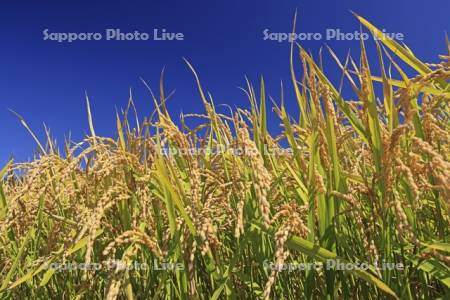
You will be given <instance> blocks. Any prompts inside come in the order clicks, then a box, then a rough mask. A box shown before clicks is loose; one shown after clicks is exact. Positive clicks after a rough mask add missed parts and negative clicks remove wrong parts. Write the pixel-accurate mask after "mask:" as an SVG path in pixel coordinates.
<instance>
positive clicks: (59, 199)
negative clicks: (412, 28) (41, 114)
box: [0, 16, 450, 299]
mask: <svg viewBox="0 0 450 300" xmlns="http://www.w3.org/2000/svg"><path fill="white" fill-rule="evenodd" d="M357 18H358V19H359V20H360V22H361V23H362V24H363V25H364V26H365V27H366V28H367V29H368V30H369V31H370V32H371V33H372V34H373V35H374V36H376V37H381V35H382V32H381V31H379V30H378V29H377V28H375V27H374V26H373V25H371V24H370V23H369V22H368V21H367V20H365V19H364V18H362V17H359V16H357ZM446 46H447V49H448V53H446V54H444V55H441V56H440V58H441V61H442V62H441V63H438V64H426V63H423V62H421V61H420V60H419V59H417V58H416V57H415V56H414V55H413V53H412V52H411V51H410V50H409V49H408V48H406V47H405V46H403V45H400V44H398V43H396V42H395V41H393V40H391V39H380V40H379V41H378V42H377V43H376V47H377V51H378V61H376V62H374V63H373V64H372V65H370V64H369V61H368V58H367V55H366V50H365V47H366V45H365V44H364V43H363V42H362V43H361V53H360V58H359V61H354V60H353V58H351V57H348V58H347V59H346V60H345V61H343V62H341V61H340V60H339V58H338V57H337V56H336V55H335V54H334V53H333V52H332V51H331V50H330V54H331V56H332V57H333V58H335V59H336V63H337V64H338V65H339V66H340V67H341V68H342V74H343V77H344V78H345V79H346V80H347V81H348V82H349V83H350V85H351V87H352V88H353V91H354V99H344V98H343V96H341V94H340V92H339V90H340V88H339V87H337V86H334V85H333V84H332V83H331V81H330V80H329V79H328V78H327V77H326V75H325V71H324V70H323V69H322V68H321V67H319V66H318V65H317V64H316V62H315V61H314V59H313V58H312V57H311V55H310V54H309V53H308V52H307V51H305V50H304V49H302V48H301V47H300V46H298V45H292V47H291V75H292V83H293V87H294V92H295V99H294V100H292V99H289V100H288V99H282V100H283V101H272V102H273V103H274V104H273V111H274V112H275V113H276V115H277V116H278V120H279V123H280V125H281V127H282V133H281V134H279V135H276V136H275V135H273V134H271V133H270V132H269V131H268V126H267V122H268V120H267V114H268V113H269V112H268V110H270V109H269V107H271V106H269V100H270V99H268V97H266V91H265V85H264V81H263V80H261V82H260V83H259V84H258V86H254V85H252V84H251V83H250V82H248V85H247V87H246V89H245V92H246V94H247V96H248V98H249V102H250V109H249V110H244V109H237V110H236V111H233V112H229V113H228V114H224V113H220V112H218V111H217V110H216V107H215V106H214V102H213V101H212V99H211V97H210V96H209V94H207V93H205V92H204V90H203V87H202V86H201V83H200V82H201V81H200V79H199V76H198V75H197V74H196V72H195V71H194V69H193V68H192V66H191V65H190V64H189V63H187V64H188V66H189V67H190V68H191V69H192V71H193V74H194V78H195V81H196V84H197V86H198V90H199V94H200V98H201V99H200V101H201V103H203V105H204V114H197V115H183V116H182V117H181V119H180V120H173V119H172V118H171V116H170V114H169V111H168V108H167V106H166V100H167V95H166V94H165V91H164V85H163V80H162V79H161V83H160V87H159V95H158V96H155V95H154V94H153V93H152V97H153V100H154V105H155V110H154V113H153V114H152V115H151V116H148V117H146V118H144V119H143V120H139V119H138V118H137V116H136V111H135V108H134V104H133V100H132V98H131V97H130V101H129V105H128V107H127V109H126V110H125V111H124V113H123V114H122V115H121V116H117V137H116V138H111V137H101V136H98V135H96V133H95V118H94V117H93V116H92V114H91V110H90V107H89V101H88V100H87V107H88V123H89V128H90V134H89V135H88V136H87V137H86V138H85V139H84V140H83V141H81V142H74V141H70V140H67V141H66V142H65V145H64V147H63V148H64V149H63V150H62V149H59V148H58V146H57V145H56V143H55V142H54V141H53V139H52V138H51V136H50V134H49V133H48V132H47V133H48V135H47V136H48V139H47V141H46V142H44V143H42V142H40V141H39V140H38V139H37V137H36V136H35V135H34V134H33V133H32V131H31V129H30V128H29V127H28V125H27V123H26V122H25V120H23V119H20V120H21V122H22V124H23V125H24V126H25V127H26V128H27V130H29V131H30V133H31V134H32V136H33V138H34V139H35V140H36V142H37V144H38V149H37V152H36V155H35V159H34V160H33V161H31V162H27V163H20V162H13V161H11V162H10V163H8V164H7V165H6V166H5V167H4V168H3V169H2V170H1V171H0V177H1V181H0V227H1V231H0V245H1V247H0V298H1V299H103V298H105V299H260V298H262V299H380V298H381V299H391V298H393V299H435V298H441V299H448V297H450V290H449V288H450V256H449V252H450V243H449V239H450V235H449V223H450V214H449V212H450V146H449V140H450V135H449V129H450V122H449V114H450V108H449V100H450V84H449V78H450V43H449V42H448V40H447V42H446ZM405 65H406V66H407V67H408V68H411V69H412V70H414V72H415V74H414V75H413V76H408V75H407V74H408V72H407V71H405V70H403V69H402V66H403V68H404V66H405ZM374 66H376V67H377V69H379V70H377V71H376V72H373V69H374ZM371 67H372V69H371ZM391 69H392V72H391ZM394 72H395V74H398V78H397V79H394V78H393V76H391V74H392V73H394ZM298 74H302V75H301V77H299V75H298ZM373 74H379V75H373ZM278 100H280V99H278ZM284 101H296V102H297V103H298V106H299V110H300V115H299V116H298V117H293V116H290V115H289V114H288V112H287V111H286V107H285V105H284ZM276 103H279V104H276ZM188 118H196V119H197V123H199V124H200V125H197V126H195V127H193V128H191V127H189V126H188V124H187V123H188V122H187V119H188ZM311 265H312V266H313V267H312V268H309V267H308V266H311ZM300 266H303V267H305V268H304V269H301V268H300ZM343 266H344V267H343ZM352 266H357V267H352Z"/></svg>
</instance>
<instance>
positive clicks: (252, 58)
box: [0, 0, 450, 164]
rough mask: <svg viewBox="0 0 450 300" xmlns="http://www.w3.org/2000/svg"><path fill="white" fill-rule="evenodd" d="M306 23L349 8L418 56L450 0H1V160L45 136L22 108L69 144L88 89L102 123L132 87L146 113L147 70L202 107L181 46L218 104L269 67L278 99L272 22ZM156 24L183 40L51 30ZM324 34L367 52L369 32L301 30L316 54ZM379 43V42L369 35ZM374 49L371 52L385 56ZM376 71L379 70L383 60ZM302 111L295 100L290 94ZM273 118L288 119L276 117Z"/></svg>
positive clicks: (430, 49)
mask: <svg viewBox="0 0 450 300" xmlns="http://www.w3.org/2000/svg"><path fill="white" fill-rule="evenodd" d="M296 8H297V9H298V12H299V18H298V22H297V27H298V28H297V29H298V30H297V32H299V33H308V32H318V33H321V34H322V35H325V33H326V30H327V28H328V29H330V28H331V29H335V28H340V29H341V31H342V32H354V31H355V30H359V24H358V22H357V20H356V19H355V18H354V17H353V15H352V14H351V13H350V10H352V11H354V12H356V13H358V14H360V15H362V16H364V17H365V18H367V19H368V20H369V21H371V22H372V23H373V24H375V25H376V26H377V27H379V28H385V29H386V30H387V31H388V32H398V33H403V34H404V36H405V39H404V42H405V43H406V44H407V45H408V46H409V47H410V48H411V49H412V50H413V51H414V53H415V54H416V56H418V57H419V58H421V59H424V60H426V61H430V62H436V61H437V60H438V59H437V55H438V54H444V53H445V32H446V31H449V30H450V19H449V12H450V1H448V0H434V1H419V0H409V1H408V0H389V1H387V0H378V1H361V0H340V1H335V0H327V1H325V0H316V1H294V0H279V1H274V0H271V1H268V0H258V1H256V0H246V1H243V0H228V1H212V0H209V1H207V0H195V1H194V0H191V1H186V0H183V1H182V0H179V1H174V0H165V1H157V0H154V1H142V0H139V1H136V0H135V1H98V0H94V1H70V2H69V1H2V2H1V3H0V33H1V35H0V37H1V42H0V137H1V139H0V164H3V163H5V162H6V161H7V159H8V158H9V157H10V156H11V155H12V154H13V155H14V156H15V157H16V160H18V161H24V160H27V159H29V158H30V157H31V154H32V151H33V149H34V148H35V146H36V145H35V144H34V142H33V140H32V138H31V137H30V136H29V135H28V134H27V132H26V131H25V129H24V128H23V127H22V126H21V125H20V123H19V121H18V119H17V118H16V117H15V116H14V115H13V114H12V113H11V112H10V111H9V110H8V109H12V110H14V111H16V112H18V113H20V114H21V115H22V116H23V117H24V118H25V119H26V120H27V122H28V123H29V125H30V126H31V127H32V129H33V130H34V131H35V132H36V133H37V134H38V136H39V137H40V138H41V139H42V140H43V133H44V130H43V123H45V124H46V125H47V126H48V127H50V128H51V130H52V132H53V134H54V135H55V136H56V138H57V139H58V140H59V142H60V144H62V141H63V137H64V135H65V134H68V133H69V132H71V133H72V137H73V138H74V139H75V140H77V141H79V140H81V139H82V138H83V136H84V135H85V134H86V133H87V132H88V123H87V117H86V107H85V102H84V93H85V91H87V93H88V94H89V97H90V99H91V106H92V113H93V116H94V123H95V128H96V132H97V134H99V135H113V134H114V128H115V119H114V118H115V115H114V114H115V109H116V107H117V108H119V109H120V108H121V107H124V106H125V104H126V102H127V99H128V93H129V88H130V87H131V88H132V89H133V93H134V98H135V102H136V104H137V106H138V109H139V113H140V116H141V117H142V116H144V115H148V114H149V112H151V110H152V102H151V98H150V97H149V94H148V93H147V91H146V89H145V87H144V85H143V84H142V83H141V82H140V80H139V78H140V77H142V78H144V79H145V80H146V81H147V82H148V83H149V84H150V85H151V86H152V87H153V89H154V90H157V87H158V79H159V74H160V71H161V69H162V68H163V66H165V70H166V86H167V89H168V90H171V89H176V93H175V95H174V97H173V99H171V100H170V102H169V104H168V106H169V109H170V110H171V111H172V113H173V114H174V115H178V114H179V113H180V112H182V111H183V112H202V107H201V102H200V100H199V97H198V93H197V90H196V88H195V84H194V79H193V76H192V74H191V73H190V71H189V70H188V68H187V66H186V64H185V63H184V62H183V60H182V57H186V58H187V59H189V60H190V61H191V62H192V64H193V65H194V66H195V68H196V69H197V71H198V73H199V75H200V77H201V80H202V83H203V86H204V87H205V89H206V90H208V91H209V92H211V93H212V95H213V97H214V100H215V102H216V103H226V104H230V105H232V106H240V107H247V106H248V101H247V99H246V97H245V95H244V94H243V93H242V91H240V90H239V89H238V87H239V86H244V85H245V79H244V78H245V77H244V76H245V75H247V76H248V77H249V78H250V80H252V81H253V82H254V83H257V80H258V78H259V76H260V75H263V76H264V78H265V81H266V82H267V84H268V93H269V94H270V95H273V96H274V98H276V99H279V93H280V88H279V83H280V80H283V81H284V82H286V85H287V88H288V87H289V86H288V82H289V44H288V43H287V42H283V43H278V42H276V41H270V40H264V34H263V31H264V30H265V29H268V30H269V32H289V31H290V29H291V26H292V25H291V24H292V19H293V15H294V12H295V9H296ZM108 28H118V29H120V30H121V31H122V32H133V31H135V30H138V31H140V32H148V33H153V30H154V29H155V28H156V29H163V28H164V29H166V30H167V31H169V32H181V33H183V35H184V40H183V41H152V40H147V41H106V40H105V39H102V40H100V41H74V42H72V43H67V42H66V43H58V42H56V41H51V40H44V34H43V31H44V30H45V29H48V32H53V33H55V32H59V33H62V32H78V33H79V32H100V33H102V34H103V35H105V30H106V29H108ZM325 43H327V44H328V45H330V46H331V47H332V48H333V49H334V50H335V51H336V52H337V54H338V55H339V56H340V57H341V58H344V57H345V55H346V53H347V51H348V50H349V49H351V50H352V53H354V54H355V55H357V54H358V51H357V49H358V46H359V42H358V41H354V40H353V41H351V40H347V41H336V40H330V41H325V40H324V39H321V40H319V41H316V40H312V41H301V42H300V44H301V45H302V46H303V47H305V48H307V49H310V50H311V52H312V53H317V51H318V49H319V48H320V47H321V46H323V45H324V44H325ZM368 47H370V48H373V44H370V45H368ZM369 54H372V55H371V56H372V59H375V60H376V59H377V58H376V56H375V55H374V52H373V51H372V52H370V53H369ZM324 64H325V68H326V69H328V70H330V72H331V73H332V74H333V73H334V75H332V76H331V78H333V79H335V80H337V79H338V78H339V75H338V73H337V69H336V67H335V66H334V63H333V62H332V60H331V59H330V58H329V56H328V55H325V61H324ZM374 73H376V71H374ZM285 100H286V102H287V106H288V107H289V108H290V109H291V111H292V113H295V111H296V108H295V101H294V99H292V98H291V97H289V95H288V97H287V98H286V99H285ZM270 120H271V125H272V127H276V125H277V123H276V122H275V119H274V118H271V119H270Z"/></svg>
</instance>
